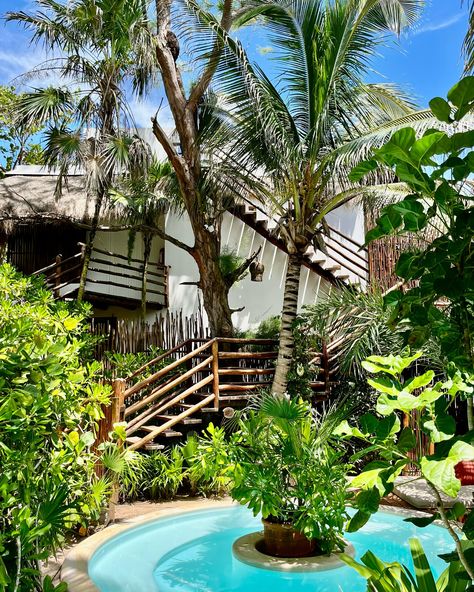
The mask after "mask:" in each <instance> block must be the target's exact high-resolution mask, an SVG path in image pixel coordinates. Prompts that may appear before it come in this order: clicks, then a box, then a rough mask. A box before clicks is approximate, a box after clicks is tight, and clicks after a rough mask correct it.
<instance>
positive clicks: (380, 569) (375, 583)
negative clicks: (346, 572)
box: [341, 539, 471, 592]
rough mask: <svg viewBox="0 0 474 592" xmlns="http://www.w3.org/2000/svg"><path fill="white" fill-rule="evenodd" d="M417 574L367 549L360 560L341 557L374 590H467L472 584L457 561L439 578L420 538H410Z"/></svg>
mask: <svg viewBox="0 0 474 592" xmlns="http://www.w3.org/2000/svg"><path fill="white" fill-rule="evenodd" d="M410 551H411V556H412V559H413V565H414V573H413V574H412V573H411V571H410V570H409V569H408V568H407V567H406V566H405V565H400V563H398V562H393V563H386V562H384V561H382V560H381V559H379V558H378V557H376V556H375V555H374V554H373V553H372V552H371V551H367V553H365V554H364V555H363V556H362V557H361V562H362V563H359V562H358V561H356V560H355V559H353V558H352V557H349V556H348V555H344V554H343V555H341V559H343V561H345V562H346V563H347V564H348V565H349V566H351V567H353V568H354V569H355V570H356V571H357V572H358V573H359V574H360V575H361V576H362V577H364V578H366V579H367V590H368V591H372V592H464V591H465V590H471V583H470V582H469V581H468V580H466V579H465V578H464V577H463V569H462V565H461V564H460V562H459V561H454V562H452V563H451V564H450V566H449V567H448V568H447V569H446V570H445V571H444V572H443V573H442V574H441V576H440V577H439V579H438V580H437V581H435V578H434V575H433V572H432V571H431V568H430V565H429V562H428V559H427V557H426V555H425V552H424V550H423V547H422V545H421V543H420V541H419V540H418V539H410Z"/></svg>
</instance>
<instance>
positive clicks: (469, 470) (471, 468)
mask: <svg viewBox="0 0 474 592" xmlns="http://www.w3.org/2000/svg"><path fill="white" fill-rule="evenodd" d="M454 470H455V472H456V477H457V478H458V479H459V480H460V481H461V485H474V460H463V461H462V462H460V463H458V464H457V465H456V466H455V468H454Z"/></svg>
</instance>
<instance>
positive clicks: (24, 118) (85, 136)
mask: <svg viewBox="0 0 474 592" xmlns="http://www.w3.org/2000/svg"><path fill="white" fill-rule="evenodd" d="M36 5H37V7H38V10H37V11H36V12H32V13H27V12H23V11H22V12H10V13H8V14H7V19H8V20H14V21H16V22H19V23H21V24H23V25H24V26H25V28H26V29H27V30H29V31H31V32H32V41H33V42H34V43H37V44H39V43H43V44H44V45H45V46H46V48H47V49H49V50H50V51H52V52H53V54H54V53H56V54H57V55H59V57H57V58H54V57H53V59H51V60H48V62H47V63H46V64H44V65H41V66H39V68H40V69H41V70H43V69H45V70H47V71H53V72H55V73H56V74H58V75H59V77H60V78H63V79H65V81H67V83H68V86H67V87H66V86H64V87H50V88H43V89H35V90H33V92H30V93H26V94H25V95H24V96H23V98H22V101H21V104H20V108H19V114H18V115H19V116H18V122H19V123H21V124H22V125H32V124H35V125H47V126H48V128H49V129H48V131H47V133H46V143H45V153H44V154H45V161H46V164H47V165H48V166H50V167H53V166H56V167H58V169H59V176H58V183H57V189H56V193H57V196H58V197H59V196H60V194H61V189H62V183H63V179H64V177H65V176H66V175H67V173H68V171H69V169H70V167H71V166H74V167H77V168H79V169H81V170H82V172H84V174H85V178H86V189H87V191H88V193H89V195H91V197H93V198H94V200H95V207H94V214H93V218H92V221H91V229H90V232H89V236H88V241H87V246H86V249H85V256H84V265H83V269H82V273H81V280H80V286H79V293H78V299H79V300H81V299H82V297H83V294H84V290H85V283H86V277H87V271H88V266H89V260H90V256H91V252H92V246H93V243H94V238H95V235H96V231H97V226H98V223H99V217H100V214H101V210H102V207H103V205H104V201H105V198H106V196H107V194H108V191H109V189H110V187H111V186H112V183H113V180H114V178H115V177H116V176H117V175H119V174H120V175H122V174H123V172H124V170H127V169H128V168H129V167H133V166H135V167H137V166H139V167H143V166H144V165H146V163H147V161H148V154H147V149H146V147H145V146H144V143H143V142H141V141H140V140H139V139H138V138H131V137H130V136H129V135H128V134H127V133H124V132H123V131H122V130H123V129H126V128H129V127H130V117H129V112H128V109H127V103H126V98H125V94H124V93H125V89H126V88H127V86H130V85H132V86H133V88H134V89H135V90H136V91H137V92H139V93H140V92H143V91H144V90H145V88H146V86H147V84H148V83H150V82H152V80H153V62H152V61H151V60H149V57H148V56H149V54H148V52H147V48H149V47H150V44H151V33H150V30H149V27H148V21H147V17H146V10H145V4H144V2H143V0H72V1H71V2H66V3H61V2H57V1H56V0H37V2H36ZM72 84H73V85H75V86H77V87H78V89H77V90H75V91H71V90H70V87H71V85H72Z"/></svg>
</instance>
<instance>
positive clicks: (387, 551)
mask: <svg viewBox="0 0 474 592" xmlns="http://www.w3.org/2000/svg"><path fill="white" fill-rule="evenodd" d="M256 530H261V522H260V521H259V519H257V518H254V517H253V516H252V514H251V513H250V512H249V511H248V510H247V509H246V508H243V507H240V506H234V507H230V508H224V509H218V510H204V511H202V510H201V511H197V512H190V513H185V514H182V515H179V516H172V517H170V518H164V519H160V520H156V521H154V522H151V523H148V524H146V525H144V526H140V527H137V528H134V529H132V530H129V531H127V532H125V533H123V534H121V535H118V536H116V537H114V538H113V539H111V540H110V541H108V542H107V543H105V544H104V545H103V546H102V547H100V548H99V549H98V550H97V551H96V552H95V553H94V555H93V557H92V559H91V560H90V562H89V575H90V577H91V579H92V580H93V581H94V583H95V584H96V586H97V587H98V588H99V590H101V592H237V591H239V592H283V591H284V592H296V591H298V592H337V591H339V590H341V591H343V592H365V589H366V585H365V580H363V579H362V578H361V577H360V576H358V575H357V574H356V573H355V572H354V571H353V570H352V569H350V568H348V567H341V568H338V569H335V570H331V571H327V572H315V573H292V574H284V573H281V572H273V571H265V570H263V569H259V568H257V567H251V566H248V565H245V564H243V563H241V562H240V561H238V560H237V559H235V558H234V557H233V555H232V543H233V542H234V541H235V539H237V538H238V537H240V536H242V535H244V534H247V533H249V532H254V531H256ZM413 536H417V537H418V538H419V539H420V540H421V541H422V543H423V546H424V548H425V551H426V553H427V555H428V557H429V559H430V561H431V562H432V565H433V566H434V568H435V570H436V572H437V575H438V574H439V573H441V571H442V570H443V569H444V567H445V565H446V564H445V563H444V562H443V561H442V560H441V559H439V558H438V557H437V555H438V554H439V553H446V552H448V551H451V550H452V546H453V545H452V542H451V539H450V537H449V535H448V533H447V531H446V530H444V529H443V528H440V527H438V526H429V527H427V528H423V529H420V528H417V527H415V526H413V525H412V524H410V523H408V522H404V521H403V517H401V516H398V515H395V514H391V513H387V512H379V513H378V514H376V515H375V516H373V517H372V519H371V520H370V521H369V523H368V524H366V526H365V527H364V528H363V529H362V530H360V531H359V532H357V533H353V534H348V535H347V539H348V540H350V541H351V542H352V544H353V545H354V546H355V549H356V553H357V557H360V556H361V555H363V554H364V552H365V551H366V550H367V549H371V550H372V551H373V552H374V553H376V554H377V555H378V556H379V557H380V558H382V559H385V560H387V561H400V562H401V563H405V564H407V565H411V559H410V552H409V547H408V539H409V538H411V537H413Z"/></svg>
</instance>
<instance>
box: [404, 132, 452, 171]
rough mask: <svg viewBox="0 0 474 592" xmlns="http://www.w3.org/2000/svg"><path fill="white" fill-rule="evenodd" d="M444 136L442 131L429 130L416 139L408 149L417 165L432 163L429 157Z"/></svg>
mask: <svg viewBox="0 0 474 592" xmlns="http://www.w3.org/2000/svg"><path fill="white" fill-rule="evenodd" d="M444 137H445V134H444V133H443V132H430V133H428V134H426V135H424V136H423V137H422V138H420V139H419V140H417V141H416V142H415V143H414V144H413V146H412V148H411V150H410V154H411V157H412V159H413V161H414V162H416V163H417V164H418V165H426V164H432V161H431V157H432V156H433V155H434V154H435V153H436V148H437V146H438V145H439V143H440V141H441V140H443V139H444Z"/></svg>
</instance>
